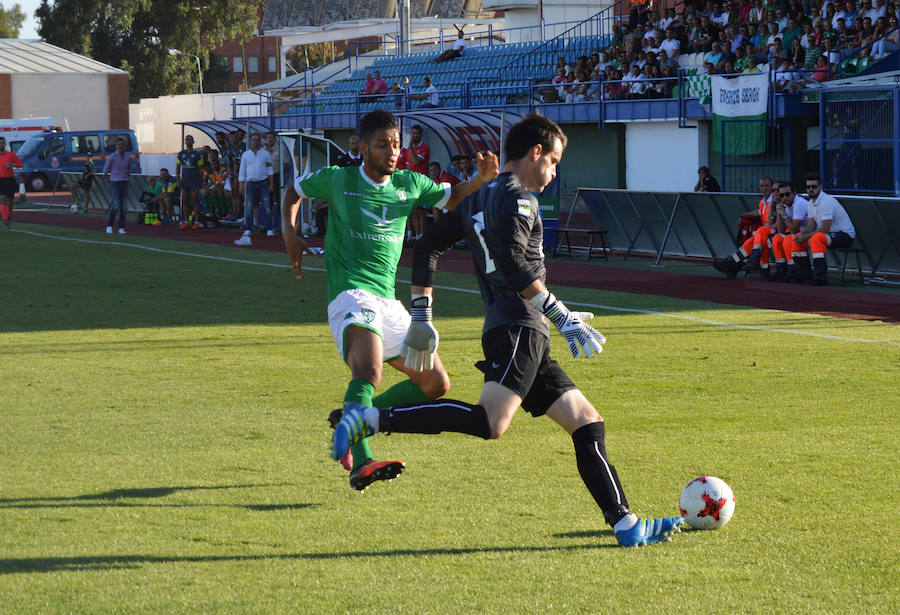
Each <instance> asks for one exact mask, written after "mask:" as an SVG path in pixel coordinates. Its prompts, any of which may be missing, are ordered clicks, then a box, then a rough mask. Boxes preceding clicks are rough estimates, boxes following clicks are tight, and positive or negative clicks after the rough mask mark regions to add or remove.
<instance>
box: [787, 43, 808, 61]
mask: <svg viewBox="0 0 900 615" xmlns="http://www.w3.org/2000/svg"><path fill="white" fill-rule="evenodd" d="M788 59H790V61H791V64H793V65H794V67H795V68H800V67H802V66H804V65H805V64H806V50H805V49H803V45H801V44H800V39H799V38H795V39H794V40H792V41H791V49H790V51H789V52H788Z"/></svg>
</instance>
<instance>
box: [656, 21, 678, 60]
mask: <svg viewBox="0 0 900 615" xmlns="http://www.w3.org/2000/svg"><path fill="white" fill-rule="evenodd" d="M659 48H660V50H661V51H665V52H666V53H667V54H668V56H669V57H670V58H672V59H673V60H675V59H677V58H678V54H679V53H681V43H680V42H679V41H678V39H677V38H675V31H674V30H672V28H669V29H668V30H666V40H664V41H663V42H662V43H661V44H660V46H659Z"/></svg>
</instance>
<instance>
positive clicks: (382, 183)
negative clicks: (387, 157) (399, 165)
mask: <svg viewBox="0 0 900 615" xmlns="http://www.w3.org/2000/svg"><path fill="white" fill-rule="evenodd" d="M363 166H365V165H364V164H361V165H359V166H358V167H356V168H357V169H359V174H360V175H362V178H363V179H364V180H366V183H367V184H369V185H370V186H374V187H375V188H384V187H385V186H387V185H388V184H389V183H390V182H391V177H390V176H388V178H387V179H386V180H384V181H383V182H380V183H379V182H376V181H374V180H373V179H372V178H371V177H369V176H368V175H366V172H365V171H363Z"/></svg>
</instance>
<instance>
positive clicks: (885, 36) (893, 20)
mask: <svg viewBox="0 0 900 615" xmlns="http://www.w3.org/2000/svg"><path fill="white" fill-rule="evenodd" d="M879 24H880V26H879ZM897 27H898V23H897V16H896V15H891V16H890V18H888V19H887V23H886V25H885V18H884V17H879V18H878V24H876V26H875V38H876V40H875V44H874V45H873V46H872V55H873V56H874V57H876V58H883V57H884V56H886V55H887V54H889V53H891V52H893V51H896V50H897V48H898V47H900V30H898V29H897Z"/></svg>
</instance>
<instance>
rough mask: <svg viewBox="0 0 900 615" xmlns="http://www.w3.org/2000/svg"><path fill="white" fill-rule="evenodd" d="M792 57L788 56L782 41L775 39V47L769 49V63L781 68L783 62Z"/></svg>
mask: <svg viewBox="0 0 900 615" xmlns="http://www.w3.org/2000/svg"><path fill="white" fill-rule="evenodd" d="M789 57H790V56H789V55H788V51H787V49H785V48H784V47H782V46H781V39H779V38H776V39H775V45H774V46H772V47H769V55H768V61H769V64H774V65H775V66H779V65H780V64H781V61H782V60H787V59H788V58H789Z"/></svg>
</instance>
